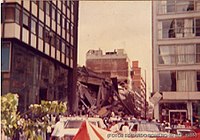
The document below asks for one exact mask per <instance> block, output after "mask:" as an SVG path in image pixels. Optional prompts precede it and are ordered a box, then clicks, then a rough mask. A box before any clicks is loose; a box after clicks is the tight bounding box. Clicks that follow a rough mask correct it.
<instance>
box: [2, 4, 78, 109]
mask: <svg viewBox="0 0 200 140" xmlns="http://www.w3.org/2000/svg"><path fill="white" fill-rule="evenodd" d="M78 5H79V3H78V1H59V0H57V1H34V0H32V1H21V0H17V1H16V0H9V1H7V0H6V1H4V2H3V3H2V4H1V6H2V8H1V13H2V15H1V42H2V44H1V46H2V47H1V50H2V52H1V55H2V56H1V74H2V94H6V93H8V92H12V93H17V94H18V95H19V109H20V111H21V112H24V111H26V109H27V107H28V106H29V105H30V104H32V103H40V102H41V100H58V101H67V102H68V106H69V111H70V112H73V111H75V110H76V104H74V103H75V102H76V94H75V93H76V91H75V89H76V77H77V76H76V75H77V74H76V73H77V36H78V35H77V33H78Z"/></svg>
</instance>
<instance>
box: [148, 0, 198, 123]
mask: <svg viewBox="0 0 200 140" xmlns="http://www.w3.org/2000/svg"><path fill="white" fill-rule="evenodd" d="M152 6H153V7H152V12H153V14H152V15H153V17H152V21H153V24H152V25H153V26H152V28H153V34H152V37H153V46H152V47H153V52H152V55H153V56H152V58H153V92H160V93H161V94H162V97H163V98H162V100H161V101H160V102H159V103H158V104H156V105H155V112H154V114H155V117H156V118H157V119H159V118H160V119H161V118H162V117H161V116H159V114H162V113H161V112H159V111H161V110H162V108H161V106H160V104H161V103H168V105H166V106H168V110H167V112H166V118H167V119H169V118H170V117H169V110H181V109H183V108H176V107H173V104H174V103H177V104H178V103H183V104H184V103H186V106H185V107H184V109H183V110H187V113H186V117H187V118H189V119H190V120H194V119H195V118H194V115H193V114H194V113H192V111H193V109H194V108H195V107H193V105H192V104H194V103H195V102H198V101H199V100H200V83H199V79H200V78H199V72H200V55H199V52H200V50H199V46H200V45H199V44H200V30H199V29H200V28H199V27H200V2H199V1H198V0H188V1H187V2H182V1H177V0H171V1H153V2H152ZM170 104H171V105H170ZM169 108H171V109H169ZM163 109H165V108H164V107H163ZM164 112H165V111H164ZM182 113H183V112H182ZM163 114H165V113H163ZM183 114H184V113H183Z"/></svg>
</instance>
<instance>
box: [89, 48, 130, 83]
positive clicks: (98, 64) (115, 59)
mask: <svg viewBox="0 0 200 140" xmlns="http://www.w3.org/2000/svg"><path fill="white" fill-rule="evenodd" d="M118 51H119V52H117V51H114V52H107V54H105V55H104V54H103V52H102V50H90V51H88V53H87V55H86V67H87V68H89V69H91V70H93V71H95V72H99V73H103V74H105V75H107V76H110V77H117V79H118V81H120V82H124V81H126V83H127V82H129V77H130V63H129V61H128V57H127V54H125V53H124V52H123V50H118Z"/></svg>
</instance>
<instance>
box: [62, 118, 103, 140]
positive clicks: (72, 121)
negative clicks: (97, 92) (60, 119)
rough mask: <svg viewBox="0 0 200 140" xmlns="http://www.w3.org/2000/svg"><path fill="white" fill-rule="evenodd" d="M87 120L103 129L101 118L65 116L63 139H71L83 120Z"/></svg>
mask: <svg viewBox="0 0 200 140" xmlns="http://www.w3.org/2000/svg"><path fill="white" fill-rule="evenodd" d="M85 120H87V121H88V122H90V123H92V124H94V125H95V126H97V127H99V128H102V129H105V128H106V125H105V124H104V122H103V120H102V119H101V118H86V117H66V118H65V119H64V123H65V125H64V131H63V133H64V136H65V140H71V139H72V138H73V137H74V136H75V135H76V134H77V132H78V130H79V128H80V127H81V124H82V122H83V121H85Z"/></svg>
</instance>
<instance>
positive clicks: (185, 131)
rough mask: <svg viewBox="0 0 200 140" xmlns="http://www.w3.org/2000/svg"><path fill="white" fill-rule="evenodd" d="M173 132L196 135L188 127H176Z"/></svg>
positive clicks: (188, 135) (181, 134) (182, 134)
mask: <svg viewBox="0 0 200 140" xmlns="http://www.w3.org/2000/svg"><path fill="white" fill-rule="evenodd" d="M174 132H175V134H177V135H180V136H186V137H196V136H197V133H196V132H195V131H194V130H193V129H190V128H178V129H175V130H174Z"/></svg>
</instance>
